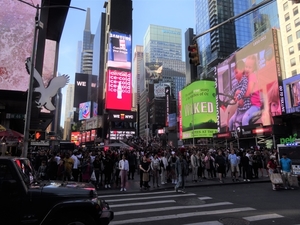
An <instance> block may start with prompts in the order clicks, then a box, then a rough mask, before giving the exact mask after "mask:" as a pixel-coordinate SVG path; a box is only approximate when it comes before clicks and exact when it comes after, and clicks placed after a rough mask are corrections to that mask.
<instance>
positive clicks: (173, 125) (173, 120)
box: [169, 113, 177, 130]
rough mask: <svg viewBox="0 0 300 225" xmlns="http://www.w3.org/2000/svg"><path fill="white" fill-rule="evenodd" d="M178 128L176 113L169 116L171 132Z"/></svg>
mask: <svg viewBox="0 0 300 225" xmlns="http://www.w3.org/2000/svg"><path fill="white" fill-rule="evenodd" d="M176 127H177V115H176V113H171V114H169V130H175V129H176Z"/></svg>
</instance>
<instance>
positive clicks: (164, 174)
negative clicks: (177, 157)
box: [160, 152, 168, 184]
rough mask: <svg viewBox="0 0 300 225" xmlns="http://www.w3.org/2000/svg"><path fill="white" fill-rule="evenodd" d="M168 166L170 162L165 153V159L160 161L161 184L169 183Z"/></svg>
mask: <svg viewBox="0 0 300 225" xmlns="http://www.w3.org/2000/svg"><path fill="white" fill-rule="evenodd" d="M167 166H168V160H167V158H166V153H165V152H164V153H163V157H162V158H161V159H160V171H161V179H160V180H161V184H166V183H167Z"/></svg>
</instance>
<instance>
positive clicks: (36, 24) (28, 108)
mask: <svg viewBox="0 0 300 225" xmlns="http://www.w3.org/2000/svg"><path fill="white" fill-rule="evenodd" d="M19 1H20V2H22V3H24V4H26V5H29V6H31V7H33V8H35V9H36V14H35V21H34V36H33V46H32V53H31V65H30V77H29V87H28V91H27V103H26V114H25V124H24V148H23V151H22V156H23V157H27V153H28V145H29V130H30V122H31V107H32V92H33V78H34V69H35V57H36V47H37V37H38V31H39V29H42V28H43V23H42V22H41V21H40V20H39V16H40V15H39V10H40V9H43V8H72V9H78V10H81V11H86V10H85V9H81V8H78V7H73V6H66V5H52V6H41V7H39V5H36V6H35V5H33V4H30V3H28V2H25V1H23V0H19Z"/></svg>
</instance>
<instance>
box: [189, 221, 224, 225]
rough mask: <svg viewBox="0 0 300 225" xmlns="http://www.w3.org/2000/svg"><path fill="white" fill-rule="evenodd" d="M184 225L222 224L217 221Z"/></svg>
mask: <svg viewBox="0 0 300 225" xmlns="http://www.w3.org/2000/svg"><path fill="white" fill-rule="evenodd" d="M184 225H224V223H220V222H219V221H206V222H201V223H189V224H184Z"/></svg>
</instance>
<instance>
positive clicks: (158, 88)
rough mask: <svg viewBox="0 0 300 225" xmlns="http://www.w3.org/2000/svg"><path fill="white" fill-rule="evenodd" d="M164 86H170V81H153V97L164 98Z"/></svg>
mask: <svg viewBox="0 0 300 225" xmlns="http://www.w3.org/2000/svg"><path fill="white" fill-rule="evenodd" d="M166 87H170V88H171V83H155V84H154V97H155V98H164V97H165V88H166ZM170 94H171V89H170Z"/></svg>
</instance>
